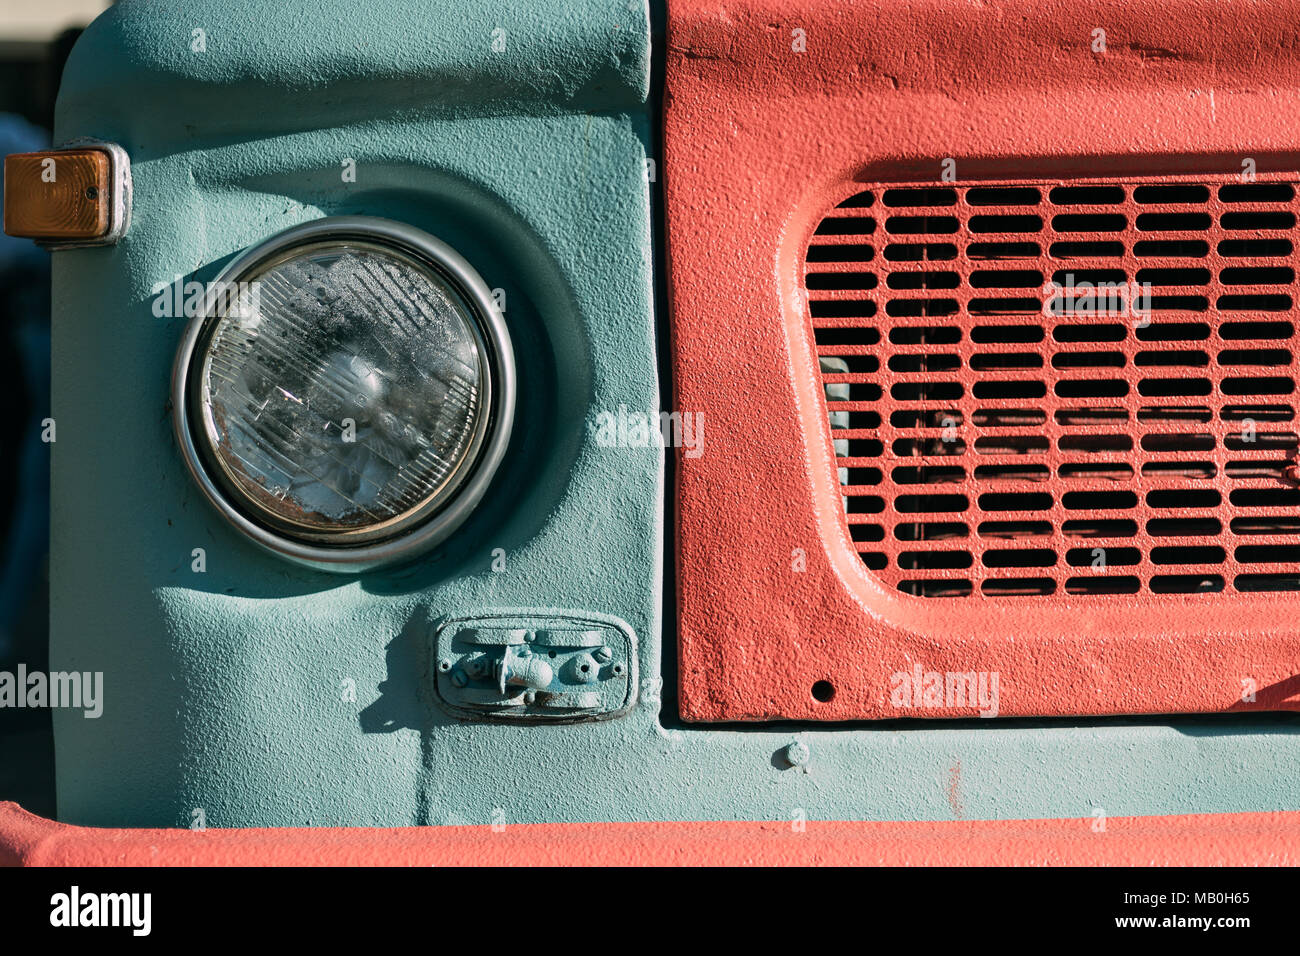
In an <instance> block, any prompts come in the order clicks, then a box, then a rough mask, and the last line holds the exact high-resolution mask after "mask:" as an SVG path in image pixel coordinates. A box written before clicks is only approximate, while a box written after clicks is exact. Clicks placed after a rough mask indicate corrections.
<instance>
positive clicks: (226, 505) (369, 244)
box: [172, 217, 514, 570]
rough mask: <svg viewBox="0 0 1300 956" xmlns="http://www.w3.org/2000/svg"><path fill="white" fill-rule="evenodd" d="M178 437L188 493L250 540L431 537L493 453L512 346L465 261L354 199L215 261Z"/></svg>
mask: <svg viewBox="0 0 1300 956" xmlns="http://www.w3.org/2000/svg"><path fill="white" fill-rule="evenodd" d="M172 389H173V396H172V398H173V403H174V409H175V411H174V414H175V421H176V431H177V437H178V440H179V442H180V446H181V450H182V453H183V455H184V457H185V460H186V464H187V465H188V466H189V469H190V471H191V473H192V474H193V475H194V478H195V479H196V480H197V481H198V483H199V486H200V488H202V490H203V491H204V493H205V495H206V496H207V497H208V498H209V499H210V500H211V502H212V503H213V504H214V505H215V506H216V507H217V509H218V510H219V511H220V512H221V513H222V514H223V515H225V517H226V518H227V519H229V520H230V521H231V522H232V523H233V524H235V526H236V527H238V528H239V529H240V530H241V531H243V532H244V533H245V534H247V535H249V536H250V537H251V538H253V539H254V540H255V541H257V542H258V543H259V544H261V545H263V546H264V547H267V548H270V549H271V550H273V551H275V552H277V553H279V554H281V555H283V556H285V557H288V558H292V559H295V560H298V561H301V562H304V563H307V564H311V565H313V566H317V567H325V568H336V569H339V570H360V569H364V568H367V567H373V566H376V565H379V564H385V563H389V562H392V561H396V560H401V559H404V558H407V557H410V556H412V555H414V554H416V553H418V552H419V551H421V550H424V549H426V548H428V547H431V546H433V545H435V544H437V543H438V542H439V541H442V540H443V539H444V538H446V537H447V535H449V534H450V533H451V532H452V531H453V530H455V528H456V527H457V526H458V525H459V524H460V523H461V522H462V521H463V520H464V519H465V518H466V517H467V516H468V514H469V512H470V511H471V510H472V509H473V507H474V506H475V504H477V502H478V501H479V499H481V497H482V496H483V493H484V491H485V489H486V486H487V483H488V481H489V480H490V479H491V477H492V473H493V472H494V471H495V469H496V467H497V465H498V463H499V462H500V460H501V457H502V455H503V453H504V450H505V446H506V443H507V441H508V438H509V433H510V425H511V419H512V417H513V411H514V361H513V355H512V351H511V347H510V340H509V336H508V334H507V332H506V328H505V323H504V321H503V319H502V317H501V313H500V310H499V309H498V308H497V307H496V304H495V303H494V301H493V298H492V294H491V292H490V291H489V289H488V287H487V285H486V284H485V283H484V281H483V280H482V278H480V277H479V275H478V273H477V272H475V271H474V269H473V267H471V266H470V265H469V263H468V262H466V261H465V260H464V259H463V258H461V257H460V256H459V255H458V254H457V253H456V252H454V251H453V250H452V249H451V248H449V247H448V246H447V245H445V244H444V243H442V242H440V241H439V240H437V239H435V238H433V237H432V236H430V235H428V234H426V233H424V232H421V231H420V230H418V229H414V228H412V227H410V226H405V225H402V224H400V223H395V222H391V221H389V220H384V219H375V218H370V217H338V218H332V219H323V220H318V221H316V222H312V223H309V224H306V225H303V226H298V227H296V228H293V229H289V230H287V231H286V232H282V233H280V234H279V235H277V236H275V237H273V238H272V239H270V240H268V241H267V242H265V243H262V244H261V245H258V246H256V247H254V248H253V249H250V250H249V251H248V252H246V253H245V254H243V255H242V256H240V257H238V258H237V259H236V260H235V261H234V262H232V263H231V264H230V265H229V266H228V267H227V268H226V269H225V270H224V271H223V272H222V274H221V275H220V276H218V277H217V279H216V280H214V282H213V283H212V285H211V287H210V288H209V290H208V295H207V299H206V303H205V308H204V310H203V314H202V315H198V316H196V317H195V318H194V319H193V320H192V321H191V323H190V325H189V327H188V328H187V330H186V334H185V337H184V340H183V341H182V343H181V348H180V352H179V354H178V355H177V359H176V367H175V371H174V374H173V385H172Z"/></svg>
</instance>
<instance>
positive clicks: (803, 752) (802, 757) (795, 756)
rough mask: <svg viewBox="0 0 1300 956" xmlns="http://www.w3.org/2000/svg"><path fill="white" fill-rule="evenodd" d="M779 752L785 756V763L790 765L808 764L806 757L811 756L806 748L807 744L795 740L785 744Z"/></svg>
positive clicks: (800, 765)
mask: <svg viewBox="0 0 1300 956" xmlns="http://www.w3.org/2000/svg"><path fill="white" fill-rule="evenodd" d="M781 754H782V756H784V757H785V761H786V763H788V764H789V765H790V766H792V767H806V766H808V759H809V758H810V757H811V756H812V754H811V753H810V752H809V750H808V745H807V744H804V743H800V742H799V741H797V740H796V741H794V742H793V743H790V744H787V745H786V747H785V749H784V750H783V751H781Z"/></svg>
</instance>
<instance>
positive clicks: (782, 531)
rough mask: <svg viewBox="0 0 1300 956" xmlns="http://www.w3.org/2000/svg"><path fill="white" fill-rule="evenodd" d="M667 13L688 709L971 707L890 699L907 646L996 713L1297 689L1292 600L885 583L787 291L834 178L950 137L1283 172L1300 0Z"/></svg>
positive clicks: (984, 168)
mask: <svg viewBox="0 0 1300 956" xmlns="http://www.w3.org/2000/svg"><path fill="white" fill-rule="evenodd" d="M671 11H672V16H671V18H670V23H669V27H670V29H669V38H668V44H669V49H668V53H667V57H668V63H667V94H666V118H665V124H666V133H665V143H666V146H665V149H666V157H665V169H666V187H667V220H668V229H669V243H670V251H671V268H670V290H671V295H672V304H673V322H674V325H673V331H674V337H675V338H674V341H675V345H674V350H675V351H674V375H675V379H674V387H675V390H676V392H675V399H674V401H675V404H676V405H678V406H680V407H681V408H684V409H690V410H692V411H694V412H697V413H702V414H703V415H704V416H705V418H706V420H707V422H708V424H709V436H710V438H709V440H710V443H711V444H710V453H708V454H705V455H704V456H702V457H700V458H696V459H688V458H684V457H679V459H678V475H679V484H678V500H677V522H678V529H679V549H680V563H679V572H678V597H679V606H678V611H679V614H680V618H681V620H680V627H679V641H680V648H681V661H682V688H681V709H682V714H683V716H684V717H685V718H686V719H687V720H691V721H717V720H730V721H736V720H763V719H769V720H770V719H774V718H787V719H799V720H852V719H863V718H882V717H897V716H922V715H924V716H932V717H942V716H958V715H965V716H971V715H973V714H974V713H975V712H976V708H975V707H971V706H954V705H952V703H951V702H947V701H945V702H944V704H943V705H942V706H937V707H932V708H926V709H925V710H924V711H918V710H900V709H899V708H897V707H895V706H892V705H891V700H890V692H891V689H892V688H893V686H894V681H893V675H894V674H896V673H898V672H911V671H913V668H915V667H920V668H922V669H923V671H924V672H938V673H940V674H943V673H944V672H963V673H967V672H972V671H974V672H988V673H997V674H998V675H999V679H1000V692H999V708H998V709H999V713H1000V714H1002V715H1072V714H1073V715H1078V714H1125V713H1128V714H1133V713H1179V712H1212V711H1228V710H1280V709H1295V708H1297V707H1300V697H1297V692H1298V691H1300V636H1298V635H1297V632H1296V628H1295V616H1296V601H1295V598H1294V595H1285V594H1283V595H1251V596H1249V597H1243V596H1233V597H1231V598H1226V597H1225V599H1224V600H1213V599H1211V598H1209V597H1206V598H1204V599H1198V597H1197V596H1195V595H1177V596H1147V597H1145V598H1135V599H1133V600H1131V601H1129V600H1124V599H1123V598H1120V599H1115V598H1104V599H1099V598H1085V597H1076V596H1071V595H1064V594H1062V595H1060V596H1059V597H1057V598H1055V599H1053V600H1050V601H1032V602H1030V601H1016V600H1014V599H1009V600H1002V601H985V602H981V603H980V604H978V605H975V604H969V603H968V604H965V605H962V606H960V607H959V606H956V605H955V604H953V603H952V602H944V601H940V600H925V599H919V598H915V597H912V596H910V595H904V594H901V593H899V592H898V591H896V590H894V589H893V588H883V587H882V586H881V584H880V582H879V581H878V580H876V579H875V578H873V577H872V575H871V574H870V573H869V572H868V571H867V570H866V569H865V568H864V566H863V563H862V561H861V560H860V559H859V558H858V556H857V554H856V553H855V551H854V550H853V545H852V543H851V542H850V541H849V538H848V532H847V528H846V527H845V524H844V518H843V509H844V506H843V504H842V500H841V497H840V489H839V485H838V483H837V481H836V476H835V465H834V463H833V460H832V457H831V455H832V449H831V446H830V441H829V440H828V437H827V433H826V419H825V416H826V406H825V402H824V401H823V398H822V384H821V381H820V376H819V373H818V369H817V362H816V359H815V352H814V349H813V346H812V341H811V339H812V336H811V329H810V327H809V320H808V315H807V307H806V305H805V303H804V302H803V300H802V298H801V296H800V295H799V292H800V285H801V282H802V274H801V268H802V258H803V253H804V250H805V249H806V248H807V245H808V240H809V237H810V236H811V235H812V233H813V230H814V229H815V228H816V227H817V224H818V223H819V222H820V221H821V219H822V218H823V216H825V215H826V214H827V212H828V211H829V210H830V209H831V208H832V207H833V206H834V205H835V204H836V203H838V202H839V201H840V200H842V199H843V198H844V197H845V196H847V195H850V194H851V193H852V192H854V190H855V188H866V187H865V186H862V187H857V185H856V184H865V183H877V182H882V181H884V182H900V181H902V182H917V183H936V184H937V183H939V182H940V180H941V177H942V173H943V163H944V161H945V160H947V159H953V160H955V162H956V169H955V171H956V175H957V177H958V181H959V182H968V181H979V180H1005V179H1019V178H1026V177H1028V178H1031V179H1044V178H1045V179H1050V180H1058V179H1071V178H1076V177H1086V176H1089V175H1103V174H1104V175H1107V176H1112V175H1113V176H1117V177H1118V176H1150V175H1155V174H1168V173H1193V172H1196V173H1199V172H1206V171H1211V172H1214V173H1215V174H1216V175H1217V176H1219V177H1224V176H1228V175H1232V174H1233V173H1234V172H1240V170H1241V169H1242V157H1251V158H1253V159H1254V160H1255V161H1256V163H1257V166H1258V169H1259V170H1260V171H1261V172H1264V171H1270V172H1277V171H1287V170H1292V171H1293V170H1295V169H1296V164H1295V159H1296V157H1295V154H1294V150H1295V144H1296V142H1297V140H1298V137H1300V112H1298V111H1297V107H1300V93H1298V92H1297V87H1298V86H1300V59H1297V57H1296V53H1295V46H1294V43H1293V42H1292V36H1293V34H1294V31H1295V28H1296V25H1297V22H1300V6H1297V5H1296V4H1295V3H1292V2H1280V3H1260V4H1252V5H1249V6H1247V7H1243V8H1242V9H1241V11H1240V15H1234V16H1233V17H1230V18H1226V17H1224V16H1223V14H1222V8H1221V6H1220V5H1219V4H1218V3H1215V2H1210V0H1177V2H1174V3H1164V4H1153V3H1128V2H1114V0H1101V2H1089V3H1082V4H1080V3H1075V2H991V3H986V4H976V5H972V4H968V3H963V2H956V0H921V2H912V3H895V2H889V0H879V2H868V3H859V4H848V3H837V4H820V3H819V4H813V3H794V4H791V3H788V2H785V0H780V2H778V0H757V2H752V3H747V4H743V5H736V4H732V3H726V2H720V0H679V2H676V3H674V4H673V5H672V8H671ZM1099 28H1100V29H1104V30H1105V34H1106V52H1105V53H1104V54H1103V53H1098V52H1094V50H1093V44H1094V32H1093V31H1094V30H1096V29H1099ZM740 157H743V161H738V158H740ZM719 447H720V448H721V449H722V451H721V452H719V451H718V449H719ZM1246 678H1250V679H1253V680H1254V682H1255V686H1256V687H1257V695H1256V699H1255V700H1254V701H1253V702H1244V701H1243V688H1246V689H1249V685H1245V684H1243V679H1246ZM818 681H826V682H829V684H830V685H832V688H833V696H830V695H829V694H823V695H822V696H823V697H824V698H825V697H828V696H829V697H830V699H824V700H819V699H817V697H816V696H815V695H814V693H813V687H814V684H815V683H816V682H818ZM1242 726H1246V725H1242ZM1290 746H1292V744H1290V743H1288V747H1290ZM963 766H964V767H965V768H966V769H965V772H964V774H963V785H965V784H967V783H969V782H971V781H972V780H973V774H972V770H973V769H974V767H973V765H972V764H970V763H969V762H967V761H963ZM1284 772H1285V773H1286V775H1287V776H1288V778H1290V779H1292V780H1294V779H1295V774H1296V772H1297V768H1294V767H1290V768H1288V769H1286V770H1285V771H1284ZM976 802H977V801H975V800H972V799H970V798H968V799H967V808H968V810H973V809H974V804H975V803H976Z"/></svg>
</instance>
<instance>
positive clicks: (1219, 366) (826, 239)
mask: <svg viewBox="0 0 1300 956" xmlns="http://www.w3.org/2000/svg"><path fill="white" fill-rule="evenodd" d="M1295 208H1296V188H1295V184H1294V183H1293V182H1291V181H1267V182H1265V181H1261V182H1257V183H1240V182H1236V181H1231V182H1229V181H1223V182H1211V181H1207V180H1199V181H1175V180H1153V181H1148V182H1141V181H1131V182H1122V183H1103V184H1078V185H1061V184H1052V183H1017V184H1015V185H1002V184H995V183H986V184H974V185H969V186H944V187H935V186H908V185H905V184H889V185H880V186H873V187H869V188H866V189H863V188H859V190H858V191H857V192H856V193H855V194H854V195H852V196H850V197H849V198H848V199H846V200H845V201H844V202H843V203H841V204H840V205H839V206H838V207H836V208H835V209H834V210H832V211H831V212H830V213H829V214H828V215H827V216H826V217H825V218H824V219H823V220H822V221H821V223H820V224H819V225H818V227H817V229H816V233H815V234H814V236H813V238H812V240H811V242H810V245H809V248H808V250H807V256H806V260H805V263H804V270H803V276H804V291H805V292H806V294H807V297H808V302H809V312H810V315H811V319H812V325H813V339H814V341H815V343H816V348H817V355H818V357H819V365H820V369H821V379H822V385H823V388H824V391H825V395H826V400H827V412H828V418H827V421H828V424H829V437H830V439H831V441H832V443H833V447H834V449H835V454H836V458H837V464H838V477H839V480H840V484H841V485H842V492H843V495H844V502H845V512H846V519H847V522H848V525H849V536H850V539H851V540H852V541H853V543H854V547H855V548H856V549H857V551H858V554H859V555H860V557H861V559H862V561H863V562H864V564H865V566H866V567H868V568H869V569H870V570H871V571H872V573H873V574H875V575H876V576H877V577H878V578H879V579H880V580H881V581H883V582H884V583H886V584H888V585H889V586H892V587H895V588H897V589H898V590H899V591H902V592H904V593H907V594H912V595H916V596H920V597H931V598H979V597H982V598H996V599H1007V600H1021V601H1022V600H1025V599H1027V598H1032V597H1042V596H1050V595H1062V594H1063V595H1092V596H1097V597H1128V596H1131V595H1134V594H1142V593H1146V594H1152V595H1203V596H1208V595H1215V594H1223V593H1225V592H1234V591H1235V592H1239V593H1251V594H1256V593H1260V592H1265V593H1267V592H1295V591H1297V590H1300V507H1298V506H1300V462H1298V461H1297V455H1298V454H1300V435H1298V434H1297V416H1296V403H1297V401H1300V399H1298V398H1297V385H1296V372H1295V368H1294V365H1295V346H1294V339H1295V336H1296V327H1295V321H1294V319H1295V315H1294V307H1295V306H1294V286H1295V278H1296V276H1295V261H1294V245H1293V243H1294V239H1295V235H1294V234H1295V232H1296V215H1295ZM1049 283H1056V286H1055V287H1053V286H1049ZM1134 284H1136V287H1135V286H1134ZM1058 292H1061V293H1063V294H1057V293H1058ZM1071 293H1073V295H1072V294H1071ZM1144 305H1145V306H1146V308H1145V309H1144V308H1143V306H1144ZM1205 599H1207V600H1208V599H1210V598H1208V597H1206V598H1205Z"/></svg>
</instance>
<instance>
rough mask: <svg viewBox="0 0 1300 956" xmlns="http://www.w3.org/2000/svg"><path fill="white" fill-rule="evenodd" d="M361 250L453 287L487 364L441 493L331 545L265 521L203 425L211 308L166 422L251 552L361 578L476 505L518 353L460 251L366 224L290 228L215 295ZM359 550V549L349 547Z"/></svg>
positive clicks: (498, 453)
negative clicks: (475, 410)
mask: <svg viewBox="0 0 1300 956" xmlns="http://www.w3.org/2000/svg"><path fill="white" fill-rule="evenodd" d="M349 241H351V242H360V243H366V244H370V245H376V246H381V247H384V248H385V249H386V250H390V251H392V252H393V253H396V254H399V255H401V256H405V257H409V258H413V259H415V260H417V261H418V263H419V264H420V265H422V266H424V267H425V268H427V269H429V270H431V271H433V272H434V273H436V274H437V276H438V277H439V278H440V279H441V280H443V281H444V282H445V283H447V284H448V285H449V286H451V287H452V288H453V289H454V290H455V292H456V293H457V294H458V295H459V298H460V299H461V300H462V301H463V303H464V304H465V306H466V307H467V312H468V324H469V325H470V326H471V328H472V330H473V333H474V336H475V338H476V340H477V343H478V345H479V348H480V349H481V355H482V359H483V367H484V372H485V374H484V377H483V387H482V399H481V409H482V412H481V414H480V416H479V421H478V423H477V425H476V430H475V434H474V436H473V439H472V442H471V445H470V447H469V449H468V451H467V452H466V455H465V457H464V458H463V460H462V464H461V466H460V467H459V468H458V469H457V471H456V473H455V474H454V475H453V478H452V480H450V481H449V482H448V483H447V484H446V485H444V486H443V487H441V488H440V489H439V490H438V492H437V494H436V495H435V496H434V499H433V500H431V501H430V502H429V506H428V507H427V508H424V509H423V510H421V511H420V512H419V513H418V514H416V515H413V516H411V517H408V518H405V519H403V520H402V521H400V522H395V523H394V526H393V527H391V528H387V529H385V530H386V533H383V534H382V536H380V535H377V534H376V533H374V532H370V531H367V532H364V533H360V534H353V535H351V536H349V535H348V534H344V533H340V534H339V535H338V536H337V538H335V539H329V538H327V537H326V536H320V535H317V536H311V535H306V534H302V533H294V532H293V531H292V530H291V529H287V528H285V527H282V526H277V524H276V523H275V522H274V521H272V520H269V517H268V516H267V515H266V514H265V513H264V512H263V511H261V509H259V507H258V506H257V505H256V503H254V502H252V501H251V499H249V498H248V497H247V496H246V495H244V494H243V493H242V492H241V491H240V490H239V489H238V488H237V487H236V486H235V485H233V484H232V483H231V482H230V481H229V480H228V479H227V478H225V477H224V476H223V469H222V467H221V466H220V464H219V463H218V461H217V460H216V454H215V450H213V449H212V448H211V444H210V442H209V440H208V437H207V435H206V432H205V429H204V425H203V421H202V407H201V405H202V400H201V396H200V394H199V392H200V386H201V375H200V374H199V369H200V366H201V364H202V362H203V361H204V358H205V355H206V349H207V343H208V342H209V340H210V339H211V337H212V333H213V330H214V328H215V327H216V325H217V323H218V322H219V321H220V319H221V316H220V315H218V314H217V312H216V308H215V304H214V301H213V300H209V302H208V303H207V304H206V307H205V308H204V309H203V310H202V312H201V314H199V315H196V316H195V317H194V318H193V319H191V320H190V322H189V324H188V325H187V327H186V329H185V333H184V335H183V337H182V339H181V343H180V348H179V350H178V351H177V355H176V362H175V365H174V367H173V370H172V386H171V399H172V419H173V424H174V427H175V433H176V439H177V443H178V445H179V447H180V450H181V455H182V458H183V459H184V462H185V465H186V468H187V470H188V471H189V472H190V475H191V476H192V477H193V478H194V481H195V482H196V483H197V485H198V487H199V489H200V491H202V493H203V495H204V497H205V498H206V499H207V500H208V501H209V503H210V504H211V505H212V506H213V507H215V508H216V510H217V511H218V513H220V514H221V515H222V517H223V518H225V519H226V521H227V522H228V523H230V524H231V525H232V526H234V527H235V528H236V529H237V530H239V531H240V532H242V533H243V534H244V535H245V536H247V537H248V538H250V539H251V540H252V541H254V542H255V543H256V544H258V545H260V546H261V547H263V548H265V549H266V550H268V551H271V552H273V553H275V554H277V555H280V556H281V557H283V558H287V559H289V560H291V561H295V562H297V563H299V564H304V565H308V566H310V567H315V568H320V569H325V570H334V571H345V572H348V571H351V572H356V571H364V570H368V569H371V568H375V567H379V566H383V565H389V564H394V563H399V562H401V561H405V560H407V559H410V558H413V557H415V556H416V555H418V554H420V553H422V552H424V551H427V550H428V549H430V548H432V547H434V546H436V545H437V544H439V543H441V542H442V541H444V540H446V538H447V537H448V536H449V535H450V534H452V532H454V531H455V530H456V529H457V528H458V527H459V526H460V525H461V524H462V523H463V522H464V521H465V519H466V518H468V517H469V515H470V513H471V512H472V511H473V510H474V508H475V507H476V506H477V505H478V503H479V502H480V501H481V500H482V498H483V495H484V494H485V493H486V491H487V487H488V485H489V483H490V482H491V480H492V477H493V475H494V474H495V473H496V470H497V467H498V466H499V465H500V463H501V460H502V458H503V457H504V455H505V450H506V446H507V445H508V443H509V440H510V433H511V427H512V424H513V420H514V408H515V365H514V352H513V349H512V346H511V342H510V335H509V332H508V330H507V328H506V324H505V319H504V317H503V316H502V314H501V310H500V309H499V308H498V307H497V304H496V302H495V300H494V298H493V296H492V292H491V290H490V289H489V288H488V286H487V283H486V282H484V281H483V279H482V277H481V276H480V275H479V274H478V272H477V271H476V270H475V269H474V267H473V266H471V265H470V264H469V262H467V261H466V260H465V259H464V258H463V257H462V256H461V255H460V254H459V253H457V252H456V251H455V250H454V249H452V248H451V247H450V246H449V245H447V244H446V243H445V242H443V241H441V240H439V239H436V238H434V237H433V236H431V235H429V234H428V233H426V232H424V231H423V230H420V229H416V228H415V227H413V226H409V225H406V224H404V223H400V222H395V221H392V220H388V219H381V218H377V217H371V216H334V217H327V218H324V219H318V220H315V221H313V222H310V223H305V224H303V225H300V226H295V227H293V228H291V229H287V230H285V231H284V232H281V233H278V234H277V235H275V236H272V237H271V238H269V239H267V240H266V241H264V242H261V243H258V244H257V245H255V246H252V247H251V248H249V249H248V250H247V251H245V252H244V253H242V254H241V255H239V256H237V257H236V258H235V259H234V260H232V261H231V262H230V263H229V264H228V265H227V266H226V267H225V268H224V269H223V270H222V271H221V273H220V274H219V275H218V276H217V277H216V279H214V280H213V282H212V287H214V288H222V287H233V286H235V284H237V283H240V282H244V281H247V280H248V277H250V276H254V275H257V274H259V273H260V271H261V270H263V269H264V268H265V267H266V266H267V264H268V263H271V262H273V261H274V260H280V259H283V258H284V257H285V256H286V255H289V254H292V253H293V252H294V251H295V250H299V249H301V248H303V247H307V246H313V245H317V244H320V243H334V242H349ZM352 542H356V543H352Z"/></svg>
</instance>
